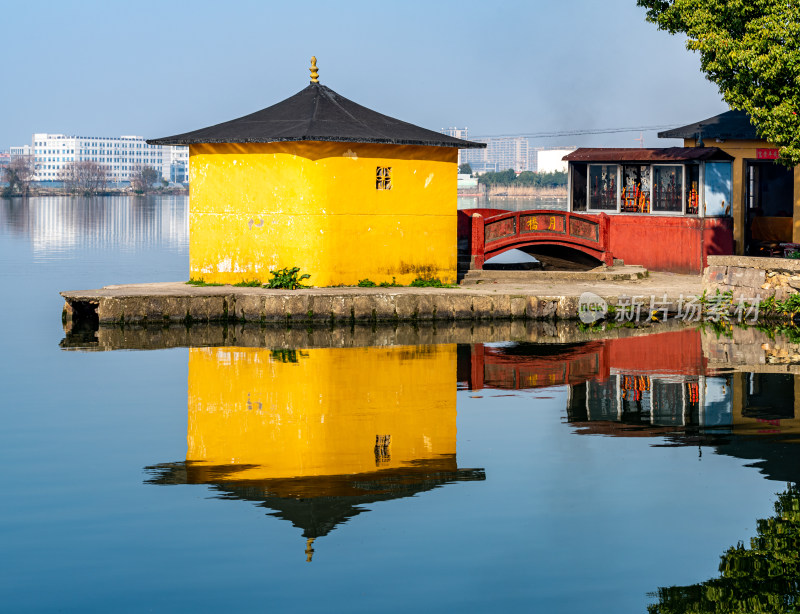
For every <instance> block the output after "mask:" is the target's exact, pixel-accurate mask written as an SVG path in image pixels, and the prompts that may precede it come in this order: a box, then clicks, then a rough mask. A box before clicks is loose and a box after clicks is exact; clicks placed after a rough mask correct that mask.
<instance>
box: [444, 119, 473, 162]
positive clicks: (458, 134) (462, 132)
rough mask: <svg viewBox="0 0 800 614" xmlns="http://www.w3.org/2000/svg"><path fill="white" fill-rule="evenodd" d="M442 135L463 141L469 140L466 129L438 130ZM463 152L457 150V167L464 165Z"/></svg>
mask: <svg viewBox="0 0 800 614" xmlns="http://www.w3.org/2000/svg"><path fill="white" fill-rule="evenodd" d="M440 132H441V133H442V134H446V135H447V136H452V137H454V138H456V139H463V140H465V141H468V140H469V136H468V134H467V128H466V127H464V128H455V127H454V128H442V129H441V130H440ZM463 153H464V152H463V151H462V150H460V149H459V150H458V165H459V166H461V165H462V164H463V163H464V160H463Z"/></svg>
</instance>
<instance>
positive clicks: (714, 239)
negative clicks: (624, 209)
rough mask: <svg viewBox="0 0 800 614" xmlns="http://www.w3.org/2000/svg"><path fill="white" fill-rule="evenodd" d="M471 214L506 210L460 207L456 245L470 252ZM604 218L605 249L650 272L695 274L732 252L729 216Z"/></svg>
mask: <svg viewBox="0 0 800 614" xmlns="http://www.w3.org/2000/svg"><path fill="white" fill-rule="evenodd" d="M473 213H480V214H481V215H482V216H483V217H484V218H488V217H492V216H494V215H500V214H502V213H507V211H502V210H499V209H464V210H461V211H459V212H458V238H459V247H460V248H461V249H467V250H468V252H467V253H471V249H470V246H469V241H470V239H471V236H472V234H471V232H472V214H473ZM584 215H586V214H584ZM588 215H592V214H591V213H590V214H588ZM608 219H609V230H608V246H607V249H608V251H610V252H611V253H612V254H613V256H614V258H620V259H622V260H623V261H624V262H625V264H639V265H642V266H643V267H645V268H646V269H648V270H651V271H668V272H672V273H686V274H694V275H699V274H701V273H702V272H703V268H704V267H705V266H706V264H707V262H706V259H707V257H708V256H714V255H727V254H733V224H732V221H731V219H730V218H699V217H682V216H674V217H672V216H660V215H652V214H651V215H613V214H612V215H609V216H608Z"/></svg>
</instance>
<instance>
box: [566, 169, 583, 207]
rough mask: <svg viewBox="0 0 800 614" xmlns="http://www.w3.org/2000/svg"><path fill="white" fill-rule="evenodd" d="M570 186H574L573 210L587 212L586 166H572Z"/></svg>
mask: <svg viewBox="0 0 800 614" xmlns="http://www.w3.org/2000/svg"><path fill="white" fill-rule="evenodd" d="M569 166H570V173H571V175H570V185H571V186H572V210H573V211H586V183H587V181H586V170H587V167H586V164H580V163H574V164H570V165H569Z"/></svg>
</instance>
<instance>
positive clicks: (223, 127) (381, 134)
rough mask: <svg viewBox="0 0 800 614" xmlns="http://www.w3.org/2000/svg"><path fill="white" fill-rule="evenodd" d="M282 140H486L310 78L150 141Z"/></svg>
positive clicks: (455, 143)
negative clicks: (262, 104)
mask: <svg viewBox="0 0 800 614" xmlns="http://www.w3.org/2000/svg"><path fill="white" fill-rule="evenodd" d="M277 141H341V142H345V143H387V144H392V145H429V146H433V147H457V148H459V149H470V148H481V147H486V143H473V142H472V141H465V140H462V139H457V138H454V137H451V136H447V135H444V134H441V133H439V132H435V131H433V130H428V129H426V128H420V127H419V126H415V125H414V124H409V123H407V122H403V121H400V120H399V119H394V118H393V117H389V116H387V115H382V114H380V113H377V112H375V111H373V110H371V109H368V108H366V107H362V106H361V105H359V104H356V103H355V102H353V101H351V100H348V99H347V98H344V97H343V96H340V95H339V94H337V93H336V92H334V91H333V90H332V89H330V88H328V87H325V86H324V85H320V84H319V83H311V84H310V85H309V86H308V87H306V88H305V89H303V90H301V91H299V92H298V93H297V94H295V95H294V96H291V97H289V98H287V99H286V100H283V101H282V102H279V103H277V104H274V105H272V106H271V107H267V108H266V109H262V110H261V111H256V112H255V113H252V114H250V115H245V116H244V117H240V118H238V119H234V120H231V121H228V122H224V123H221V124H217V125H215V126H209V127H208V128H201V129H200V130H194V131H192V132H186V133H184V134H176V135H174V136H167V137H164V138H160V139H149V140H148V141H147V142H148V143H150V144H151V145H190V144H194V143H274V142H277Z"/></svg>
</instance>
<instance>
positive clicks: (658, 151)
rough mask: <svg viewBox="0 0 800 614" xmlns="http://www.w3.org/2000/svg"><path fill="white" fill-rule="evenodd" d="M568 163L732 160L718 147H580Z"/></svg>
mask: <svg viewBox="0 0 800 614" xmlns="http://www.w3.org/2000/svg"><path fill="white" fill-rule="evenodd" d="M563 159H564V160H567V161H569V162H609V163H614V162H647V163H650V162H664V163H668V162H689V161H693V160H694V161H699V160H733V156H731V155H730V154H727V153H725V152H724V151H722V150H721V149H720V148H719V147H660V148H652V149H648V148H642V147H626V148H622V147H581V148H579V149H576V150H575V151H573V152H572V153H569V154H567V155H566V156H564V158H563Z"/></svg>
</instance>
